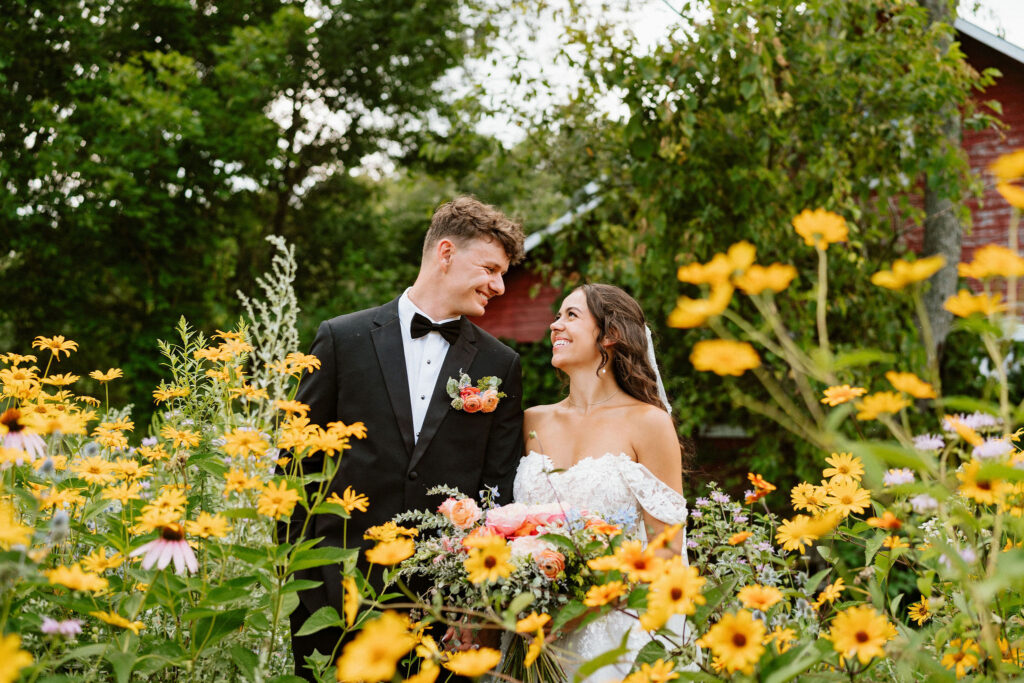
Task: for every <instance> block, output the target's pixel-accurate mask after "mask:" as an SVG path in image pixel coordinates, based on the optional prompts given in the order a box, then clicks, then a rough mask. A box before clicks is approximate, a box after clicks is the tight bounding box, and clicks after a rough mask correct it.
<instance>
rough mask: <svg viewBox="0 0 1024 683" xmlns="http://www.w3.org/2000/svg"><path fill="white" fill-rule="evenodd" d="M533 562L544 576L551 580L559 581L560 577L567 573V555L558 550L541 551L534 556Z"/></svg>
mask: <svg viewBox="0 0 1024 683" xmlns="http://www.w3.org/2000/svg"><path fill="white" fill-rule="evenodd" d="M533 561H534V562H536V563H537V567H539V568H540V571H541V573H542V574H544V576H546V577H547V578H549V579H552V580H554V579H557V578H558V575H559V574H561V573H562V572H563V571H565V555H563V554H562V553H560V552H558V551H557V550H541V551H540V552H536V553H534V554H533Z"/></svg>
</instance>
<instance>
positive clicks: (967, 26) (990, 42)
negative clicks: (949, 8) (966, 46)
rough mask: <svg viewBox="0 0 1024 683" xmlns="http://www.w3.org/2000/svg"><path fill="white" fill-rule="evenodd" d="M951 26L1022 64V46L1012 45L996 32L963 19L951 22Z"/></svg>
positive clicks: (1023, 50) (1023, 56)
mask: <svg viewBox="0 0 1024 683" xmlns="http://www.w3.org/2000/svg"><path fill="white" fill-rule="evenodd" d="M953 28H955V29H956V30H957V32H959V33H961V34H963V35H965V36H968V37H970V38H973V39H974V40H976V41H978V42H979V43H982V44H984V45H986V46H988V47H990V48H992V49H993V50H995V51H996V52H999V53H1001V54H1004V55H1006V56H1007V57H1009V58H1010V59H1013V60H1016V61H1018V62H1020V63H1021V64H1024V48H1021V47H1019V46H1017V45H1014V44H1013V43H1011V42H1009V41H1007V40H1003V39H1002V38H1000V37H999V36H997V35H996V34H994V33H989V32H988V31H986V30H985V29H983V28H981V27H980V26H977V25H975V24H972V23H971V22H969V21H966V20H965V19H957V20H956V21H955V22H953Z"/></svg>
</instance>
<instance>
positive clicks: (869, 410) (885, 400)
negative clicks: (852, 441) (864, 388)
mask: <svg viewBox="0 0 1024 683" xmlns="http://www.w3.org/2000/svg"><path fill="white" fill-rule="evenodd" d="M909 405H910V401H908V400H907V399H905V398H903V397H902V396H900V395H899V394H897V393H896V392H893V391H879V392H877V393H874V394H871V395H869V396H865V397H864V398H863V399H861V400H860V402H858V403H857V410H858V413H857V419H858V420H877V419H878V416H879V415H883V414H886V413H898V412H900V411H901V410H903V409H904V408H906V407H907V406H909Z"/></svg>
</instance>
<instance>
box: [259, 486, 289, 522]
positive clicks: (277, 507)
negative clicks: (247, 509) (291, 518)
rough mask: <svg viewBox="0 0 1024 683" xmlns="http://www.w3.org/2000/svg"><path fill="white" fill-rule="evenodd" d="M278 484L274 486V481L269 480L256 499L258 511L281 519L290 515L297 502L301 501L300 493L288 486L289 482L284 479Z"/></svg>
mask: <svg viewBox="0 0 1024 683" xmlns="http://www.w3.org/2000/svg"><path fill="white" fill-rule="evenodd" d="M278 484H279V485H278V486H274V482H269V483H268V484H267V486H266V488H264V489H263V491H262V492H261V493H260V497H259V499H258V500H257V501H256V512H257V513H259V514H261V515H266V516H267V517H273V518H274V519H280V518H281V517H282V516H287V515H290V514H291V513H292V510H294V509H295V504H296V503H298V502H299V494H298V493H296V492H295V491H293V490H292V489H290V488H288V484H287V483H286V482H285V481H283V480H282V481H280V482H278Z"/></svg>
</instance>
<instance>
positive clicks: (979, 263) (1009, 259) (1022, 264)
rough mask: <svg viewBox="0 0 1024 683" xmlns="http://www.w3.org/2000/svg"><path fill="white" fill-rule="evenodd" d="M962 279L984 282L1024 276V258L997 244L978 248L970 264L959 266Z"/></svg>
mask: <svg viewBox="0 0 1024 683" xmlns="http://www.w3.org/2000/svg"><path fill="white" fill-rule="evenodd" d="M957 272H958V273H959V274H960V276H961V277H970V278H974V279H976V280H984V279H985V278H990V277H1021V276H1024V258H1021V257H1020V255H1018V254H1016V253H1015V252H1014V251H1013V250H1012V249H1007V248H1006V247H1001V246H999V245H997V244H986V245H985V246H983V247H978V249H976V250H975V252H974V258H973V260H972V261H971V262H970V263H961V264H960V265H959V266H957Z"/></svg>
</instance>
